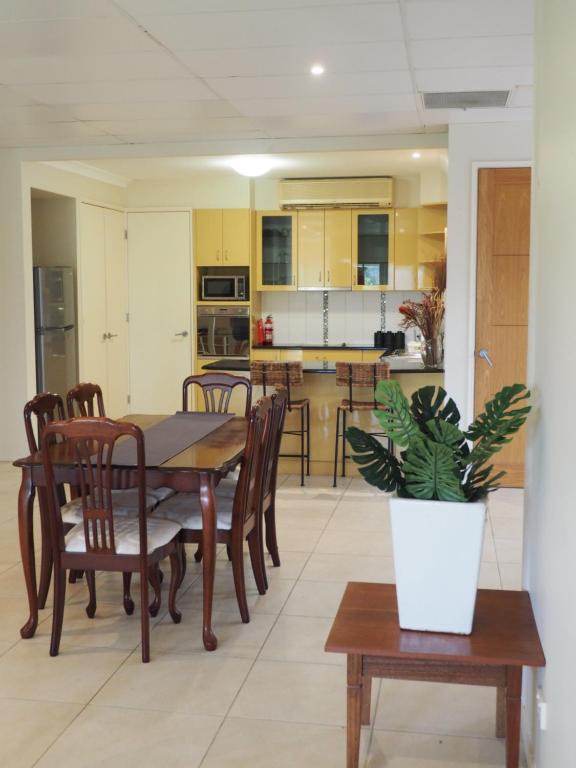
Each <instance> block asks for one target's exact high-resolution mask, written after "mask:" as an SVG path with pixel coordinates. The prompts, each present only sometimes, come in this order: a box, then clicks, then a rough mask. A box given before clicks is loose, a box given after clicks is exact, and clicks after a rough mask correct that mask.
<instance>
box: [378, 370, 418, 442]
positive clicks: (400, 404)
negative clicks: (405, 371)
mask: <svg viewBox="0 0 576 768" xmlns="http://www.w3.org/2000/svg"><path fill="white" fill-rule="evenodd" d="M376 400H377V401H378V402H379V403H382V405H385V406H386V408H387V410H385V411H374V415H375V416H376V418H377V419H378V421H379V422H380V425H381V426H382V430H383V431H384V433H385V434H386V435H388V437H390V438H391V440H392V441H393V442H395V443H396V444H397V445H400V446H403V447H404V446H406V445H409V444H410V441H411V440H412V438H414V437H417V436H418V435H419V432H420V430H419V429H418V424H417V423H416V421H415V420H414V417H413V416H412V413H411V412H410V405H409V404H408V400H407V399H406V396H405V395H404V393H403V392H402V388H401V387H400V384H399V383H398V382H397V381H392V380H390V379H388V380H386V381H381V382H379V384H378V386H377V388H376Z"/></svg>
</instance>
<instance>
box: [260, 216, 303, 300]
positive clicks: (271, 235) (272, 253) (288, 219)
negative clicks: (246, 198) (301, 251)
mask: <svg viewBox="0 0 576 768" xmlns="http://www.w3.org/2000/svg"><path fill="white" fill-rule="evenodd" d="M257 226H258V232H257V239H256V243H257V270H258V290H260V291H295V290H296V275H297V271H298V264H297V241H298V238H297V232H296V213H292V212H290V211H260V212H259V213H258V219H257Z"/></svg>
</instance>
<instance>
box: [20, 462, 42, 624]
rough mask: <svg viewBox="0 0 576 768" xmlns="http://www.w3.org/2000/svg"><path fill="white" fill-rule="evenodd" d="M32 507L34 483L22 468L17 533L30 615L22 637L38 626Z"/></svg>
mask: <svg viewBox="0 0 576 768" xmlns="http://www.w3.org/2000/svg"><path fill="white" fill-rule="evenodd" d="M33 509H34V483H33V482H32V473H31V471H30V470H29V469H23V470H22V482H21V483H20V491H19V492H18V535H19V537H20V554H21V556H22V568H23V570H24V580H25V582H26V592H27V593H28V606H29V612H30V615H29V617H28V621H27V622H26V624H24V626H23V627H22V629H21V630H20V635H21V636H22V637H23V638H29V637H33V636H34V633H35V632H36V627H37V626H38V593H37V591H36V563H35V559H34V527H33V522H32V512H33Z"/></svg>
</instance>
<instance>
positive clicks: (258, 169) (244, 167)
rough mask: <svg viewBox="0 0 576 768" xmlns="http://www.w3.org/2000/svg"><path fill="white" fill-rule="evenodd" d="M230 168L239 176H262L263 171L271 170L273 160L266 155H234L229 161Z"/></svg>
mask: <svg viewBox="0 0 576 768" xmlns="http://www.w3.org/2000/svg"><path fill="white" fill-rule="evenodd" d="M229 166H230V168H232V169H233V170H234V171H236V173H239V174H240V175H241V176H250V177H252V178H254V177H256V176H264V174H265V173H268V171H270V170H272V168H273V167H274V161H273V160H271V159H270V158H268V157H261V156H258V155H245V156H244V157H235V158H233V159H232V160H230V162H229Z"/></svg>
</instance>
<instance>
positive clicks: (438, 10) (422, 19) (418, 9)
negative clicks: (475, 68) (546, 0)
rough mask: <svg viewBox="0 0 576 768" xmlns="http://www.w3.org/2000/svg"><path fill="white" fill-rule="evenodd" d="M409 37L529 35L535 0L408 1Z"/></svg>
mask: <svg viewBox="0 0 576 768" xmlns="http://www.w3.org/2000/svg"><path fill="white" fill-rule="evenodd" d="M405 9H406V20H407V24H408V37H409V38H413V39H420V38H430V37H431V38H443V37H444V38H451V37H489V36H491V35H527V34H531V32H532V27H533V19H532V16H533V11H532V2H531V0H505V2H502V0H412V1H411V2H406V3H405Z"/></svg>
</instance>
